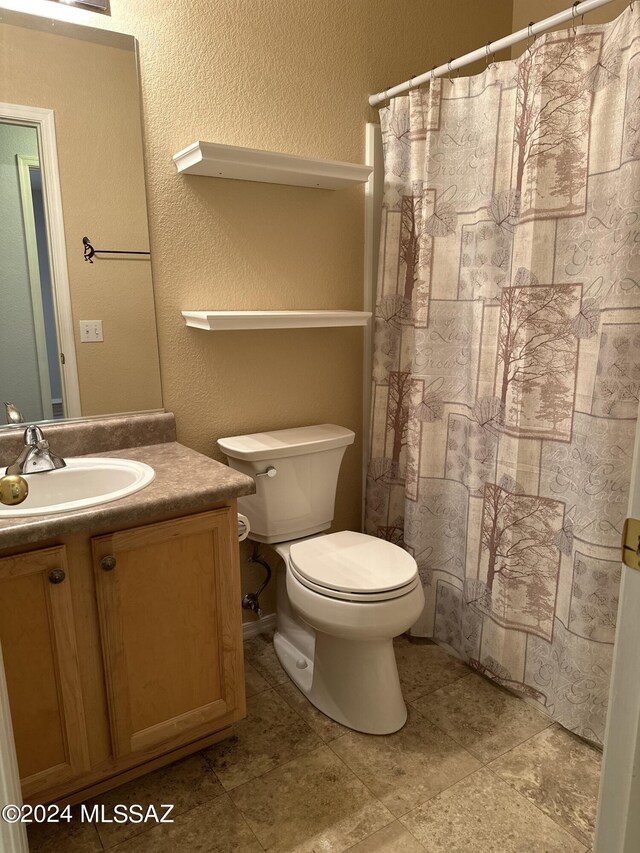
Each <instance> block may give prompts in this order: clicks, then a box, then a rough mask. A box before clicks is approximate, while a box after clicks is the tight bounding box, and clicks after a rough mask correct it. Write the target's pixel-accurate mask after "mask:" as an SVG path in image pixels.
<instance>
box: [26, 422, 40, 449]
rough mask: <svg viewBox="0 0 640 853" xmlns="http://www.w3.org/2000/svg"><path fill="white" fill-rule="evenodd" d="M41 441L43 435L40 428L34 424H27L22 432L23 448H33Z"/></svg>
mask: <svg viewBox="0 0 640 853" xmlns="http://www.w3.org/2000/svg"><path fill="white" fill-rule="evenodd" d="M41 441H44V435H43V433H42V430H41V429H40V427H39V426H37V425H36V424H29V426H28V427H27V428H26V429H25V431H24V444H25V447H35V446H37V445H39V443H40V442H41Z"/></svg>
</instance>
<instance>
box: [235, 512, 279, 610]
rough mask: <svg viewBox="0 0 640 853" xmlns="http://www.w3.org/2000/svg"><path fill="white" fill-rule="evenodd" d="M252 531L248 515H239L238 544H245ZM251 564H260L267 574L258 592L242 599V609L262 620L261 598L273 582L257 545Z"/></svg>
mask: <svg viewBox="0 0 640 853" xmlns="http://www.w3.org/2000/svg"><path fill="white" fill-rule="evenodd" d="M250 530H251V525H250V524H249V519H248V518H247V516H246V515H243V514H242V513H241V512H239V513H238V542H244V540H245V539H246V538H247V537H248V535H249V531H250ZM249 562H250V563H259V564H260V565H261V566H263V568H264V570H265V572H266V573H267V574H266V577H265V579H264V581H263V582H262V585H261V586H260V588H259V589H258V591H257V592H248V593H247V594H246V595H245V596H244V597H243V599H242V607H243V608H244V609H245V610H251V611H253V612H254V613H255V614H256V616H257V617H258V618H259V619H261V618H262V608H261V607H260V596H261V595H262V593H263V592H264V590H265V587H266V585H267V584H268V583H269V581H270V580H271V566H270V565H269V563H267V561H266V560H265V559H264V558H263V557H261V556H260V551H259V546H258V545H255V546H254V548H253V553H252V554H251V556H250V557H249Z"/></svg>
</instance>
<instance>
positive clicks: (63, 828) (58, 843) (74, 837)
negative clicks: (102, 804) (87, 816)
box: [27, 806, 102, 853]
mask: <svg viewBox="0 0 640 853" xmlns="http://www.w3.org/2000/svg"><path fill="white" fill-rule="evenodd" d="M79 813H80V807H79V806H74V808H73V821H72V822H71V823H67V822H66V821H61V822H60V823H38V824H31V825H30V826H28V827H27V836H28V839H29V850H30V851H31V853H94V851H100V850H102V844H101V843H100V838H99V837H98V832H97V830H96V828H95V826H94V825H93V824H92V823H82V822H81V821H80V817H79Z"/></svg>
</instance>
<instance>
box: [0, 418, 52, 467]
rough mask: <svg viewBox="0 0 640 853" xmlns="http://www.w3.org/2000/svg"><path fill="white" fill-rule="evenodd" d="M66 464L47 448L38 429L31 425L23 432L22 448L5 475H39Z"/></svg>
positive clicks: (46, 442)
mask: <svg viewBox="0 0 640 853" xmlns="http://www.w3.org/2000/svg"><path fill="white" fill-rule="evenodd" d="M66 464H67V463H66V462H65V461H64V459H63V458H62V457H61V456H58V455H57V454H55V453H54V452H53V451H52V450H51V449H50V448H49V442H48V441H47V439H46V438H45V437H44V435H43V433H42V430H41V429H40V427H38V426H36V425H35V424H31V426H28V427H27V428H26V430H25V431H24V447H23V448H22V450H21V452H20V456H18V458H17V459H16V461H15V462H14V463H13V465H9V467H8V468H7V471H6V473H7V474H40V473H42V472H44V471H55V470H56V469H57V468H64V467H65V466H66Z"/></svg>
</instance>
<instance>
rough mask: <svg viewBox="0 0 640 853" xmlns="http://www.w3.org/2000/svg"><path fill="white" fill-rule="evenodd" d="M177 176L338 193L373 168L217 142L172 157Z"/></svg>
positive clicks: (361, 180)
mask: <svg viewBox="0 0 640 853" xmlns="http://www.w3.org/2000/svg"><path fill="white" fill-rule="evenodd" d="M173 161H174V163H175V164H176V169H177V170H178V172H182V173H183V174H185V175H206V176H208V177H210V178H227V179H231V180H235V181H259V182H261V183H266V184H286V185H288V186H293V187H313V188H320V189H323V190H340V189H345V188H346V187H353V186H356V185H357V184H363V183H365V182H366V181H367V180H368V178H369V175H370V174H371V172H372V171H373V167H372V166H361V165H359V164H357V163H341V162H340V161H338V160H314V159H312V158H311V157H297V156H295V155H293V154H280V153H278V152H277V151H260V150H259V149H257V148H239V147H238V146H236V145H220V144H218V143H216V142H194V143H193V144H192V145H189V147H188V148H185V149H184V150H183V151H179V152H178V153H177V154H174V155H173Z"/></svg>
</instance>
